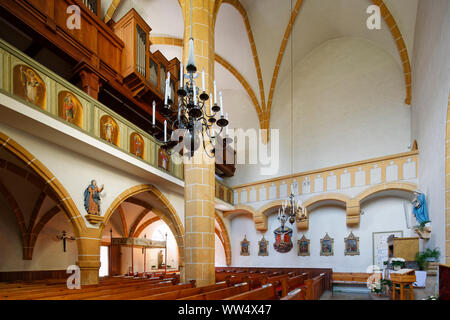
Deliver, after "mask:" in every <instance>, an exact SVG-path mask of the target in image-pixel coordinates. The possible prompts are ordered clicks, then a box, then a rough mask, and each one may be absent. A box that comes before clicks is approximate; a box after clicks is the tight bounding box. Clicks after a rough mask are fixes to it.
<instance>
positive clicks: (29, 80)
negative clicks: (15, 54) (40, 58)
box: [13, 64, 47, 110]
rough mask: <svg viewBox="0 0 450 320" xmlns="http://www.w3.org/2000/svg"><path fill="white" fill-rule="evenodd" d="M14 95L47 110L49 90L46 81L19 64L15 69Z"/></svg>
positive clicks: (33, 71)
mask: <svg viewBox="0 0 450 320" xmlns="http://www.w3.org/2000/svg"><path fill="white" fill-rule="evenodd" d="M13 93H14V94H15V95H16V96H18V97H20V98H22V99H25V100H26V101H28V102H29V103H31V104H33V105H35V106H38V107H40V108H42V109H44V110H46V109H47V89H46V86H45V82H44V80H42V78H41V77H40V76H39V74H38V73H37V72H36V71H35V70H33V69H31V68H30V67H28V66H26V65H23V64H19V65H17V66H15V67H14V75H13Z"/></svg>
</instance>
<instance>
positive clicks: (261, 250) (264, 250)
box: [258, 236, 269, 257]
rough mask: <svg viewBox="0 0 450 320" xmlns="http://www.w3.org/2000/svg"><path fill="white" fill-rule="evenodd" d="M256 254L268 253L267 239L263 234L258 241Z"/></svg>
mask: <svg viewBox="0 0 450 320" xmlns="http://www.w3.org/2000/svg"><path fill="white" fill-rule="evenodd" d="M258 248H259V249H258V256H263V257H267V256H268V255H269V241H267V240H266V239H265V238H264V236H263V237H262V239H261V241H258Z"/></svg>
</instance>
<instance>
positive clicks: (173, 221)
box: [99, 184, 184, 269]
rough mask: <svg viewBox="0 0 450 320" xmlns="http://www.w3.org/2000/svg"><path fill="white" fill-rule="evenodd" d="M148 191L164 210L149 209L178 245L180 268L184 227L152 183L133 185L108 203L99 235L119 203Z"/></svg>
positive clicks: (182, 264)
mask: <svg viewBox="0 0 450 320" xmlns="http://www.w3.org/2000/svg"><path fill="white" fill-rule="evenodd" d="M144 192H149V193H151V194H153V195H154V196H156V197H157V198H158V200H159V201H160V205H162V209H163V210H164V209H165V211H166V212H162V211H161V210H159V209H157V208H152V209H151V210H152V211H153V212H154V213H155V214H156V215H157V216H158V217H159V218H160V219H161V220H163V221H164V222H165V223H166V224H167V225H168V227H169V229H170V230H171V231H172V233H173V235H174V237H175V240H176V242H177V245H178V253H179V254H178V255H179V259H180V261H179V266H180V269H181V268H183V267H184V228H183V225H182V223H181V220H180V218H179V216H178V214H177V212H176V210H175V208H174V207H173V206H172V205H171V203H170V202H169V200H168V199H167V198H166V197H165V196H164V195H163V194H162V192H161V191H160V190H159V189H158V188H156V187H155V186H153V185H148V184H142V185H138V186H134V187H132V188H130V189H128V190H125V191H124V192H122V193H121V194H120V195H119V196H118V197H117V198H116V199H115V200H114V201H113V202H112V203H111V205H110V207H109V208H108V210H107V211H106V212H105V217H104V223H103V224H102V225H101V227H100V230H99V231H100V233H99V234H100V235H101V234H102V233H103V229H104V228H105V226H106V223H107V222H108V221H109V219H110V218H111V216H112V214H113V213H114V211H115V210H116V209H118V207H119V206H120V204H122V203H123V202H124V201H125V200H127V199H128V198H131V197H133V196H136V195H138V194H141V193H144Z"/></svg>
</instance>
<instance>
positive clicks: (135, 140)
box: [130, 132, 145, 159]
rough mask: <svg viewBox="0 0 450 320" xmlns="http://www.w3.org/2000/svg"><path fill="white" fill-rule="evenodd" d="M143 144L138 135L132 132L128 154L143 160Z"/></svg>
mask: <svg viewBox="0 0 450 320" xmlns="http://www.w3.org/2000/svg"><path fill="white" fill-rule="evenodd" d="M144 151H145V142H144V139H143V138H142V136H141V135H140V134H139V133H136V132H133V133H132V134H131V135H130V152H131V153H132V154H134V155H135V156H136V157H139V158H141V159H144Z"/></svg>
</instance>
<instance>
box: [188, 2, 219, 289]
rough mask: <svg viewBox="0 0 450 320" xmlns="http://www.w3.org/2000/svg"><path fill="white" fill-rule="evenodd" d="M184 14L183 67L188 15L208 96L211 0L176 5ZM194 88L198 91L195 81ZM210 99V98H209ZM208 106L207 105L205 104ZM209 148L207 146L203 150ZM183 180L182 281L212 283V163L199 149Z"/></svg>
mask: <svg viewBox="0 0 450 320" xmlns="http://www.w3.org/2000/svg"><path fill="white" fill-rule="evenodd" d="M180 3H181V5H182V9H183V13H184V14H185V34H184V65H185V66H186V64H187V60H188V52H189V51H188V50H189V38H190V36H191V12H192V20H193V34H192V35H193V38H194V46H195V63H196V66H197V70H198V71H199V72H201V71H202V69H204V70H205V79H206V83H207V85H208V88H207V91H208V93H211V91H213V90H211V89H212V88H213V79H214V55H215V52H214V26H213V12H214V3H215V1H214V0H203V1H199V0H194V4H193V8H191V1H190V0H181V1H180ZM197 86H198V87H201V78H200V82H199V80H197ZM210 95H211V94H210ZM207 105H208V106H209V103H208V104H207ZM207 148H211V146H207ZM184 170H185V171H184V177H185V200H184V201H185V244H186V246H185V259H186V260H185V275H184V276H185V277H184V279H185V281H190V280H196V281H197V286H199V287H201V286H206V285H211V284H214V283H215V263H214V256H215V253H214V250H215V233H214V223H215V161H214V159H212V160H211V159H210V158H208V157H207V156H206V154H205V151H204V150H203V148H202V147H200V148H199V150H198V151H197V152H196V153H195V155H194V157H193V158H192V160H191V161H190V162H189V163H185V166H184Z"/></svg>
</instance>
